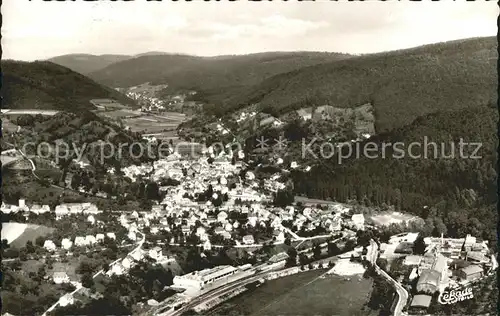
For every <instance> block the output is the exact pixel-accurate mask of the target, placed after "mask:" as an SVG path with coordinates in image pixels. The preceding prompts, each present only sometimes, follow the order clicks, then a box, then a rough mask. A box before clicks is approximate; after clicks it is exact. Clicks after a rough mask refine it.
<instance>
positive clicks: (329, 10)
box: [1, 0, 499, 61]
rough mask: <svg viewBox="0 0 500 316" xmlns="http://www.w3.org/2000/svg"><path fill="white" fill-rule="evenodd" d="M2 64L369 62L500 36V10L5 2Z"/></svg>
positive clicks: (102, 0) (371, 2)
mask: <svg viewBox="0 0 500 316" xmlns="http://www.w3.org/2000/svg"><path fill="white" fill-rule="evenodd" d="M1 9H2V14H3V25H2V49H3V57H2V58H4V59H17V60H28V61H29V60H36V59H46V58H50V57H54V56H58V55H65V54H75V53H86V54H95V55H99V54H126V55H135V54H139V53H144V52H148V51H164V52H170V53H186V54H192V55H198V56H214V55H227V54H247V53H256V52H266V51H330V52H341V53H350V54H366V53H374V52H381V51H389V50H396V49H403V48H410V47H415V46H419V45H424V44H430V43H437V42H444V41H449V40H456V39H462V38H469V37H478V36H493V35H496V33H497V23H496V20H497V17H498V14H499V11H498V10H499V8H498V5H497V3H496V2H495V1H484V0H482V1H475V2H465V1H463V0H458V1H451V0H441V1H439V2H430V1H426V2H409V1H408V0H405V1H398V2H396V1H387V2H381V1H375V0H367V1H364V2H345V1H342V0H341V1H338V2H335V1H322V0H317V1H315V2H313V1H307V2H299V1H296V0H290V1H287V2H285V1H277V0H274V1H272V2H267V1H266V2H264V1H263V2H251V1H248V0H237V1H235V2H230V1H228V0H221V1H220V2H214V1H212V2H201V0H193V1H192V2H185V1H182V0H180V1H178V2H173V1H171V0H165V1H161V2H147V1H146V0H135V1H132V2H111V1H110V0H99V1H96V2H84V1H82V0H76V1H75V2H71V1H67V2H54V1H52V2H44V1H42V0H32V1H29V0H4V1H3V4H2V8H1Z"/></svg>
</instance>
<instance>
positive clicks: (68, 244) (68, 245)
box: [61, 238, 73, 250]
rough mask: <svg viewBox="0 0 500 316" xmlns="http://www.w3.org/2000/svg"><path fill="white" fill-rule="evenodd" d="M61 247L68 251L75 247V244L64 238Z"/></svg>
mask: <svg viewBox="0 0 500 316" xmlns="http://www.w3.org/2000/svg"><path fill="white" fill-rule="evenodd" d="M61 246H62V247H63V248H64V249H66V250H68V249H70V248H71V246H73V242H72V241H71V239H69V238H64V239H63V240H62V241H61Z"/></svg>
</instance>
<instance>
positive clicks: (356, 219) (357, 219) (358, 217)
mask: <svg viewBox="0 0 500 316" xmlns="http://www.w3.org/2000/svg"><path fill="white" fill-rule="evenodd" d="M351 221H352V224H353V225H354V227H356V229H364V226H365V217H364V216H363V214H354V215H353V216H352V217H351Z"/></svg>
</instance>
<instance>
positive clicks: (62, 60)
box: [48, 54, 132, 74]
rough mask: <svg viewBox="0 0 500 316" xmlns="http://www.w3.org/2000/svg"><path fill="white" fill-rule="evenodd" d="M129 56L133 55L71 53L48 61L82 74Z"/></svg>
mask: <svg viewBox="0 0 500 316" xmlns="http://www.w3.org/2000/svg"><path fill="white" fill-rule="evenodd" d="M129 58H132V56H128V55H90V54H69V55H62V56H56V57H52V58H50V59H48V61H50V62H53V63H55V64H58V65H61V66H64V67H67V68H69V69H71V70H73V71H76V72H79V73H81V74H88V73H90V72H93V71H97V70H99V69H102V68H105V67H107V66H109V65H111V64H113V63H117V62H120V61H123V60H126V59H129Z"/></svg>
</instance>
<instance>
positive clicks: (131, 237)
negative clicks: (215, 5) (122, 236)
mask: <svg viewBox="0 0 500 316" xmlns="http://www.w3.org/2000/svg"><path fill="white" fill-rule="evenodd" d="M127 237H128V238H129V239H130V240H132V241H136V240H137V235H136V233H135V232H134V231H129V232H128V234H127Z"/></svg>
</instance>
